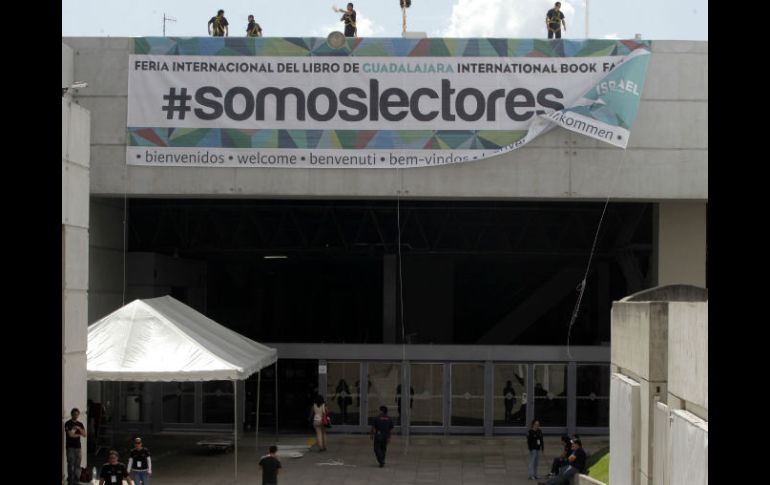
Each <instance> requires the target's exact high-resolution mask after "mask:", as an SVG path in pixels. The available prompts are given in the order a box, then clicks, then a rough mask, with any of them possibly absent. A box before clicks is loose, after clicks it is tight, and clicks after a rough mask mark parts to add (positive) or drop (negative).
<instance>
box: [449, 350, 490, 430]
mask: <svg viewBox="0 0 770 485" xmlns="http://www.w3.org/2000/svg"><path fill="white" fill-rule="evenodd" d="M450 424H451V425H452V426H484V364H452V416H451V421H450Z"/></svg>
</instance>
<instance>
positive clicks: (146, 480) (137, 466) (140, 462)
mask: <svg viewBox="0 0 770 485" xmlns="http://www.w3.org/2000/svg"><path fill="white" fill-rule="evenodd" d="M128 473H130V474H131V479H132V480H133V481H134V483H135V484H136V485H139V484H140V483H141V484H142V485H150V477H151V476H152V457H150V450H148V449H147V448H145V447H143V446H142V438H139V437H137V438H136V439H135V440H134V449H133V450H131V454H130V455H129V458H128Z"/></svg>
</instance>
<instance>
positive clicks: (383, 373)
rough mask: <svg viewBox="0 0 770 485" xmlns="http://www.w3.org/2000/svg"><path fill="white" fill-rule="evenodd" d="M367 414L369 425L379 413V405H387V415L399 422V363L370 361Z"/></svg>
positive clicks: (396, 422) (398, 423)
mask: <svg viewBox="0 0 770 485" xmlns="http://www.w3.org/2000/svg"><path fill="white" fill-rule="evenodd" d="M367 378H368V381H369V384H368V385H369V392H368V401H369V405H368V409H367V416H368V418H369V425H371V424H373V423H374V419H375V418H376V417H377V416H379V415H380V406H387V408H388V415H389V416H390V417H391V418H392V419H393V422H394V423H395V424H396V425H397V426H398V425H400V424H401V413H400V411H399V399H398V397H399V394H400V392H401V364H394V363H389V362H370V363H369V375H368V376H367Z"/></svg>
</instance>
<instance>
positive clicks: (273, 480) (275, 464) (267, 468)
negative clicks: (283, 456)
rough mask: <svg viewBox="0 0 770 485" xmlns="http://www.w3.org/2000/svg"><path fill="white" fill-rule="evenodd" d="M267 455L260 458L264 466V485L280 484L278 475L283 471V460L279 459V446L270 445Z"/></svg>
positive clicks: (261, 465)
mask: <svg viewBox="0 0 770 485" xmlns="http://www.w3.org/2000/svg"><path fill="white" fill-rule="evenodd" d="M267 452H268V453H267V455H266V456H263V457H262V459H261V460H259V466H260V468H262V485H278V475H279V474H280V473H281V468H283V467H282V466H281V462H280V460H278V456H277V455H278V447H277V446H275V445H270V448H268V450H267Z"/></svg>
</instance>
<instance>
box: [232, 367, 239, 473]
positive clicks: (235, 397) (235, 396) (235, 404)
mask: <svg viewBox="0 0 770 485" xmlns="http://www.w3.org/2000/svg"><path fill="white" fill-rule="evenodd" d="M233 441H234V442H235V453H234V454H233V458H234V461H235V479H236V480H238V381H236V380H234V379H233Z"/></svg>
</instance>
